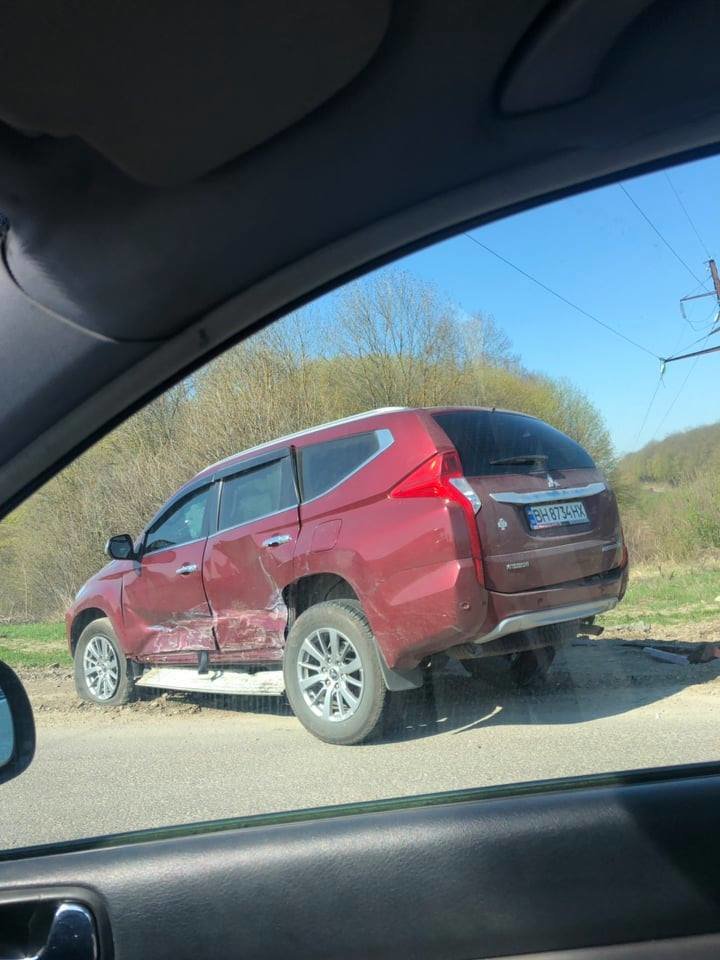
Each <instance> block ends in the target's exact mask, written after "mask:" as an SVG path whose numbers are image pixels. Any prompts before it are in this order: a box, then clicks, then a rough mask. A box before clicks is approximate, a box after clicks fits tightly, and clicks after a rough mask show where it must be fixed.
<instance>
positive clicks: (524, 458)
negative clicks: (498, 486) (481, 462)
mask: <svg viewBox="0 0 720 960" xmlns="http://www.w3.org/2000/svg"><path fill="white" fill-rule="evenodd" d="M546 460H547V454H546V453H535V454H527V453H526V454H521V455H520V456H517V457H499V458H498V459H497V460H491V461H490V466H491V467H501V466H504V465H505V464H509V463H544V462H545V461H546Z"/></svg>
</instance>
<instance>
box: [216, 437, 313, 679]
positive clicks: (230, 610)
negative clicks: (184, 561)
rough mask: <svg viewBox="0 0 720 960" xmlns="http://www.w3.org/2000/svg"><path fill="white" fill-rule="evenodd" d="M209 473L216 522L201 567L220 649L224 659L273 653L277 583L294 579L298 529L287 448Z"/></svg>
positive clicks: (278, 634) (278, 621) (278, 632)
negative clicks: (215, 490) (216, 496)
mask: <svg viewBox="0 0 720 960" xmlns="http://www.w3.org/2000/svg"><path fill="white" fill-rule="evenodd" d="M214 479H215V480H216V481H218V487H219V498H220V502H219V509H218V524H217V531H216V532H215V533H214V534H211V536H210V538H209V540H208V544H207V549H206V551H205V563H204V568H203V569H204V579H205V589H206V591H207V596H208V600H209V602H210V606H211V608H212V610H213V613H214V616H215V629H216V634H217V640H218V645H219V647H220V651H221V653H223V654H227V655H228V656H227V657H226V658H224V659H232V655H233V654H235V653H239V654H241V657H240V659H242V660H243V661H247V660H255V661H261V660H278V659H280V658H281V656H282V647H283V643H284V636H285V626H286V623H287V608H286V605H285V603H284V601H283V596H282V590H283V587H285V586H286V585H287V584H288V583H290V582H291V581H292V579H293V558H294V554H295V545H296V543H297V536H298V532H299V529H300V515H299V507H298V492H297V485H296V482H295V469H294V463H293V458H292V455H291V451H290V450H289V449H282V450H274V451H272V452H271V453H265V454H263V455H261V456H257V457H253V458H252V459H250V460H246V461H243V462H241V463H235V464H233V466H231V467H229V468H227V469H226V470H225V471H221V472H220V473H216V474H215V475H214Z"/></svg>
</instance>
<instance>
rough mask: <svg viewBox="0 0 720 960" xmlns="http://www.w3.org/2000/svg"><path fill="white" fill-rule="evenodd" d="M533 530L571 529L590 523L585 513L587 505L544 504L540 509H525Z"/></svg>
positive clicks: (578, 502) (576, 503)
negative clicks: (573, 526)
mask: <svg viewBox="0 0 720 960" xmlns="http://www.w3.org/2000/svg"><path fill="white" fill-rule="evenodd" d="M525 510H526V512H527V518H528V523H529V524H530V529H531V530H546V529H547V528H548V527H569V526H570V525H571V524H573V523H589V520H588V515H587V513H585V504H583V503H580V501H575V502H572V503H553V504H549V503H548V504H543V505H542V506H539V507H525Z"/></svg>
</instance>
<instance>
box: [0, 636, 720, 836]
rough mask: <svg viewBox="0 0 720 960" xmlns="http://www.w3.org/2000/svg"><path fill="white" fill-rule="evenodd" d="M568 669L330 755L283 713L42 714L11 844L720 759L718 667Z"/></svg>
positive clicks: (436, 708) (443, 683) (4, 817)
mask: <svg viewBox="0 0 720 960" xmlns="http://www.w3.org/2000/svg"><path fill="white" fill-rule="evenodd" d="M623 654H625V655H626V659H624V660H623ZM563 656H564V659H563V660H562V661H561V662H560V664H558V665H557V667H556V669H555V672H554V675H553V680H552V682H549V683H547V684H546V685H545V687H544V688H543V689H542V690H541V691H540V692H534V693H527V692H518V691H516V690H514V689H513V688H512V687H509V686H508V685H507V684H506V683H504V682H502V681H499V682H495V681H493V682H490V683H487V684H486V683H481V682H479V681H474V680H471V679H470V678H467V677H465V676H464V675H463V674H462V671H460V670H459V669H456V671H455V672H454V673H450V674H447V675H442V676H439V677H438V678H437V679H436V682H435V684H434V689H433V691H432V692H431V693H430V692H421V693H413V694H410V695H405V696H403V697H400V698H398V699H397V700H396V701H395V703H394V706H393V709H392V710H391V712H390V715H389V718H388V722H387V723H386V725H385V728H384V732H383V736H382V737H381V738H380V739H379V740H378V741H377V742H374V743H370V744H367V745H363V746H360V747H331V746H328V745H327V744H323V743H320V742H319V741H317V740H315V739H314V738H312V737H311V736H309V735H308V734H307V733H306V732H305V731H304V730H303V729H302V728H301V727H300V725H299V723H298V722H297V721H296V720H295V719H294V718H293V717H292V716H288V715H286V714H284V712H283V711H282V710H278V709H277V708H276V713H275V714H264V715H263V714H257V713H252V712H250V711H249V710H247V709H245V710H235V711H228V710H213V709H206V708H203V709H202V710H200V711H199V712H198V713H196V714H193V715H188V714H182V715H170V716H165V715H162V714H157V713H156V714H155V715H151V713H150V712H146V713H142V712H140V713H132V714H118V716H117V718H116V720H113V721H112V722H108V720H107V716H106V715H105V721H104V722H103V723H102V724H100V725H97V724H96V722H94V718H95V717H96V716H98V714H97V713H96V711H95V710H94V708H90V711H89V712H83V713H82V714H81V717H79V718H78V719H76V720H72V722H69V723H66V722H62V723H57V722H56V723H50V724H49V725H46V724H45V723H44V722H43V719H42V715H40V725H39V738H38V751H37V755H36V759H35V761H34V763H33V765H32V766H31V768H30V769H29V770H28V771H27V772H26V773H25V774H23V775H22V776H21V777H20V778H18V779H17V780H16V781H14V782H12V783H9V784H6V785H4V786H2V787H0V801H1V802H0V846H2V847H4V848H7V847H14V846H25V845H32V844H36V843H42V842H45V841H52V840H61V839H70V838H79V837H89V836H94V835H100V834H105V833H114V832H118V831H123V830H132V829H140V828H144V827H152V826H158V825H166V824H176V823H183V822H190V821H197V820H210V819H216V818H220V817H227V816H239V815H246V814H253V813H265V812H269V811H279V810H289V809H293V808H300V807H311V806H318V805H324V804H335V803H343V802H349V801H358V800H370V799H378V798H385V797H393V796H399V795H407V794H417V793H426V792H432V791H439V790H452V789H457V788H464V787H473V786H480V785H486V784H500V783H512V782H518V781H527V780H535V779H539V778H547V777H559V776H565V775H573V774H583V773H593V772H601V771H612V770H621V769H632V768H635V767H644V766H655V765H662V764H676V763H687V762H690V761H703V760H714V759H717V758H718V754H719V753H720V739H719V738H718V735H717V731H718V721H719V720H720V697H719V696H718V688H719V687H720V663H718V662H717V661H716V663H715V664H708V665H704V666H702V667H690V668H688V667H685V668H683V670H681V671H675V670H674V668H668V667H667V666H666V665H664V664H658V663H656V662H653V661H649V660H647V661H646V660H642V663H641V661H640V659H639V658H641V656H642V655H641V654H638V653H637V652H636V651H630V652H629V659H628V658H627V656H628V651H623V650H622V649H618V650H616V651H615V653H614V658H615V660H616V661H617V663H614V664H613V658H608V656H607V655H606V654H605V653H603V652H601V651H598V650H584V649H579V650H571V651H569V652H568V653H567V654H564V655H563ZM638 665H639V666H638ZM640 668H641V669H640ZM688 671H690V672H688ZM599 673H600V674H601V676H602V683H601V685H600V686H598V684H597V682H596V680H597V675H598V674H599ZM195 709H197V708H195Z"/></svg>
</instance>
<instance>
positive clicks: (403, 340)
mask: <svg viewBox="0 0 720 960" xmlns="http://www.w3.org/2000/svg"><path fill="white" fill-rule="evenodd" d="M442 404H470V405H485V406H498V407H508V408H510V409H515V410H521V411H523V412H526V413H531V414H534V415H535V416H538V417H541V418H542V419H543V420H546V421H548V422H549V423H551V424H553V425H554V426H556V427H558V428H559V429H560V430H563V431H564V432H565V433H567V434H569V435H570V436H572V437H573V438H575V439H576V440H578V441H579V442H580V443H581V444H583V446H585V447H586V448H587V449H588V450H589V451H590V453H591V454H592V455H593V457H594V458H595V460H596V462H597V463H598V465H599V466H600V467H601V468H602V469H604V470H605V471H606V472H608V473H611V472H612V471H613V469H614V466H615V462H614V458H613V449H612V444H611V442H610V437H609V434H608V431H607V429H606V427H605V425H604V423H603V420H602V418H601V416H600V414H599V413H598V411H597V410H596V409H595V408H594V407H593V405H592V404H591V403H590V402H589V401H588V399H587V398H586V397H585V396H584V395H583V394H582V393H581V392H580V391H579V390H577V389H576V388H575V387H574V386H573V385H572V384H570V383H569V382H567V381H564V380H554V379H551V378H549V377H547V376H542V375H539V374H536V373H532V372H530V371H528V370H527V369H525V368H524V367H523V366H522V365H521V363H520V362H519V360H518V358H517V357H516V356H515V355H514V354H513V353H512V346H511V343H510V341H509V340H508V338H507V337H506V336H505V334H504V333H503V332H502V330H500V329H499V327H498V326H497V324H496V323H495V322H494V320H493V319H492V317H490V316H487V315H484V314H483V313H481V312H477V313H474V314H471V315H468V314H466V313H464V312H463V311H461V310H460V309H459V308H458V307H457V306H456V305H455V304H453V303H452V302H451V301H450V300H448V299H447V298H446V297H444V296H443V295H441V294H440V293H439V292H438V290H437V289H436V288H435V287H434V286H432V285H430V284H427V283H425V282H422V281H420V280H418V279H417V278H414V277H413V276H411V275H409V274H407V273H404V272H402V271H399V270H386V271H383V272H380V273H378V274H375V275H373V276H372V277H370V278H366V279H364V280H360V281H358V282H356V283H353V284H350V285H348V286H347V287H345V288H343V289H342V290H341V291H340V292H338V293H337V294H335V295H333V296H332V297H330V298H326V300H325V301H323V304H322V306H316V307H314V308H307V309H304V310H301V311H299V312H297V313H294V314H291V315H290V316H288V317H287V318H285V319H284V320H282V321H279V322H277V323H275V324H273V325H272V326H271V327H269V328H267V329H266V330H265V331H264V332H262V333H260V334H257V335H255V336H253V337H252V338H251V339H249V340H247V341H245V342H244V343H242V344H240V345H239V346H237V347H235V348H233V349H231V350H229V351H228V352H227V353H225V354H224V355H222V356H221V357H220V358H218V359H216V360H214V361H212V362H211V363H209V364H208V365H207V366H206V367H204V368H203V369H202V370H200V371H198V372H197V373H195V374H193V375H192V376H191V377H189V378H188V379H187V380H185V381H183V382H182V383H180V384H178V385H177V386H175V387H173V388H172V389H170V390H168V391H167V392H166V393H165V394H163V395H162V396H161V397H159V398H158V399H156V400H154V401H153V402H151V403H149V404H148V405H147V406H146V407H145V408H144V409H142V410H141V411H140V412H139V413H137V414H135V415H134V416H132V417H131V418H130V419H128V420H127V421H126V422H125V423H124V424H122V425H121V426H120V427H118V428H117V429H115V430H114V431H113V432H112V433H110V434H109V435H108V436H107V437H105V438H104V439H103V440H101V441H100V442H98V443H97V444H95V446H93V447H92V448H91V449H90V450H88V451H87V452H86V453H85V454H83V455H82V456H81V457H79V458H78V459H77V460H76V461H75V462H74V463H72V464H71V465H70V466H68V467H66V468H65V469H64V470H63V471H62V472H61V473H60V474H59V475H58V476H57V477H55V478H54V479H53V480H51V481H50V482H48V483H47V484H46V485H45V486H44V487H43V488H42V489H41V490H40V491H39V492H37V493H36V494H35V495H34V496H32V497H31V498H30V499H29V500H28V501H27V502H26V503H24V504H23V505H22V506H21V507H20V508H18V509H17V510H16V511H15V512H14V513H13V514H11V515H10V516H9V517H8V518H7V519H5V520H4V521H2V523H0V568H1V569H2V571H3V577H2V579H1V580H0V619H46V618H50V617H56V616H58V615H59V614H61V613H62V612H63V611H64V609H65V608H66V606H67V604H68V602H69V601H70V599H71V598H72V597H73V595H74V594H75V592H76V591H77V589H78V588H79V586H80V585H81V584H82V583H83V582H84V580H85V579H87V577H88V576H90V575H91V574H92V573H93V572H94V571H96V570H97V569H98V568H99V566H100V565H101V564H102V563H103V554H102V549H103V545H104V543H105V540H106V539H107V537H108V536H109V535H110V534H111V533H122V532H129V533H131V534H133V535H134V534H137V533H138V532H139V531H140V530H141V529H142V528H143V526H144V525H145V523H146V522H147V520H148V519H149V518H150V516H151V515H152V514H153V513H154V512H155V510H157V508H158V507H159V506H161V504H162V503H163V502H164V500H165V499H167V497H168V496H169V495H170V494H172V493H173V492H174V491H175V490H176V489H177V488H178V487H179V486H180V485H181V484H182V483H184V482H185V481H186V480H188V479H190V478H191V477H192V476H193V475H194V474H195V473H196V472H197V471H198V470H200V469H201V468H203V467H204V466H206V465H207V464H209V463H213V462H215V461H217V460H219V459H222V458H223V457H226V456H228V455H230V454H233V453H235V452H237V451H239V450H242V449H244V448H246V447H250V446H253V445H254V444H257V443H261V442H263V441H265V440H269V439H272V438H273V437H277V436H281V435H283V434H286V433H291V432H293V431H295V430H299V429H302V428H304V427H309V426H313V425H315V424H318V423H323V422H325V421H328V420H334V419H337V418H340V417H345V416H349V415H351V414H354V413H358V412H361V411H363V410H367V409H371V408H373V407H382V406H395V405H397V406H433V405H442Z"/></svg>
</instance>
